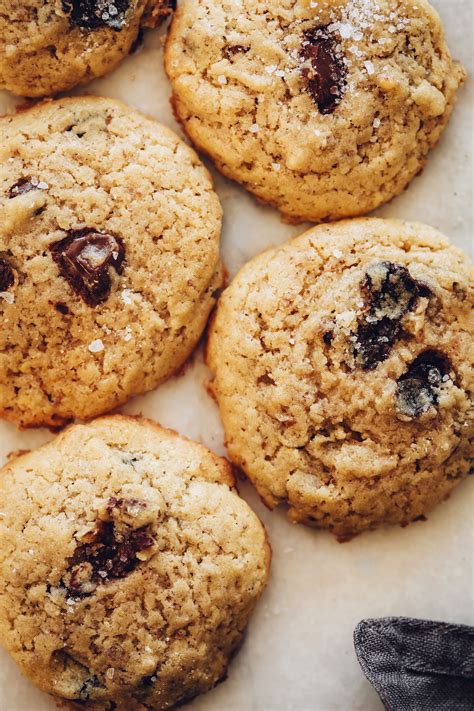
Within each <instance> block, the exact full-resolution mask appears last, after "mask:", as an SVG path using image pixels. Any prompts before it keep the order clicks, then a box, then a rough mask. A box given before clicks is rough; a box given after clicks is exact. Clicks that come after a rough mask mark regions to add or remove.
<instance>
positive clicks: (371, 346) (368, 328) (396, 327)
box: [355, 318, 400, 370]
mask: <svg viewBox="0 0 474 711" xmlns="http://www.w3.org/2000/svg"><path fill="white" fill-rule="evenodd" d="M399 334H400V324H399V323H397V322H394V321H391V320H390V319H388V318H383V319H381V320H380V321H374V323H367V322H366V321H362V322H361V323H359V326H358V328H357V332H356V337H357V342H356V346H355V350H356V358H357V361H358V364H359V365H360V366H361V367H362V368H363V370H373V369H374V368H376V367H377V366H378V365H379V363H382V361H384V360H386V359H387V358H388V356H389V354H390V351H391V350H392V347H393V344H394V343H395V341H396V340H397V338H398V336H399Z"/></svg>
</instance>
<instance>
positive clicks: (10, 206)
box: [0, 97, 223, 428]
mask: <svg viewBox="0 0 474 711" xmlns="http://www.w3.org/2000/svg"><path fill="white" fill-rule="evenodd" d="M0 133H1V135H2V149H3V160H4V165H3V168H4V170H3V171H1V176H0V211H1V213H2V235H0V323H2V324H3V325H4V327H0V353H1V358H2V367H1V368H0V417H5V418H7V419H10V420H12V421H14V422H16V423H18V424H20V425H22V426H30V425H47V426H50V427H53V428H54V427H58V426H61V425H63V424H64V423H66V422H68V421H70V420H73V419H75V418H78V419H82V420H87V419H90V418H91V417H94V416H95V415H98V414H101V413H103V412H107V411H109V410H111V409H112V408H114V407H117V406H118V405H120V404H122V403H124V402H126V400H128V399H129V398H130V397H132V396H133V395H136V394H139V393H141V392H145V391H147V390H151V389H153V388H154V387H156V386H157V385H158V384H159V383H160V382H162V381H163V380H165V379H166V378H167V377H168V376H169V375H171V374H172V373H173V372H174V371H175V370H176V369H177V368H179V367H180V366H181V365H182V363H183V362H184V361H185V360H186V359H187V357H188V356H189V355H190V353H191V351H192V350H193V348H194V346H195V345H196V343H197V341H198V340H199V338H200V335H201V333H202V331H203V329H204V326H205V324H206V321H207V317H208V315H209V313H210V311H211V309H212V307H213V306H214V304H215V302H216V300H217V298H218V295H219V293H220V289H221V287H222V285H223V269H222V266H221V263H220V259H219V238H220V228H221V208H220V205H219V201H218V198H217V195H216V194H215V192H214V190H213V187H212V183H211V180H210V177H209V174H208V173H207V171H206V169H205V168H204V166H203V165H202V164H201V163H200V161H199V159H198V157H197V156H196V154H195V153H194V151H192V150H191V149H190V148H189V147H187V146H186V145H185V144H184V143H183V142H182V141H181V140H180V139H179V138H178V137H177V136H176V135H175V134H174V133H172V132H171V131H169V130H168V129H167V128H164V127H163V126H160V125H159V124H157V123H155V122H154V121H152V120H150V119H147V118H145V117H144V116H142V115H140V114H139V113H137V112H136V111H133V110H132V109H129V108H128V107H126V106H125V105H124V104H121V103H119V102H116V101H113V100H110V99H99V98H92V97H89V98H76V99H63V100H60V101H52V102H49V103H45V104H42V105H39V106H37V107H35V108H32V109H30V110H26V111H23V112H21V113H18V114H16V115H14V116H5V117H3V118H1V119H0ZM131 140H132V141H133V143H134V148H133V150H131V149H130V145H131V143H130V141H131ZM189 186H193V187H192V189H190V187H189Z"/></svg>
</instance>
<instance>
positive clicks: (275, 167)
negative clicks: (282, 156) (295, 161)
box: [272, 163, 281, 172]
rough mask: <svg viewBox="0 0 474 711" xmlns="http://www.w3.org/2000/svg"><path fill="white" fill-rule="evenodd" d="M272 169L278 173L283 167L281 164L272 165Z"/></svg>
mask: <svg viewBox="0 0 474 711" xmlns="http://www.w3.org/2000/svg"><path fill="white" fill-rule="evenodd" d="M272 168H273V170H276V171H277V172H278V171H279V170H280V169H281V165H280V164H279V163H272Z"/></svg>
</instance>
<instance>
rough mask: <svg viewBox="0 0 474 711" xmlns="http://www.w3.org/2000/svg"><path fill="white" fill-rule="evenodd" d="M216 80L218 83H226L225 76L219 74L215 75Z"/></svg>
mask: <svg viewBox="0 0 474 711" xmlns="http://www.w3.org/2000/svg"><path fill="white" fill-rule="evenodd" d="M217 81H218V82H219V84H227V77H225V76H224V75H223V74H221V75H220V76H218V77H217Z"/></svg>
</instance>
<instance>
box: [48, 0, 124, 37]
mask: <svg viewBox="0 0 474 711" xmlns="http://www.w3.org/2000/svg"><path fill="white" fill-rule="evenodd" d="M62 5H63V10H64V12H66V13H67V14H68V15H69V22H70V23H71V25H77V27H83V28H84V29H88V30H95V29H97V28H98V27H110V28H111V29H113V30H116V31H119V30H121V29H122V27H123V26H124V25H125V22H126V19H127V12H128V9H129V7H130V2H129V0H63V2H62Z"/></svg>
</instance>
